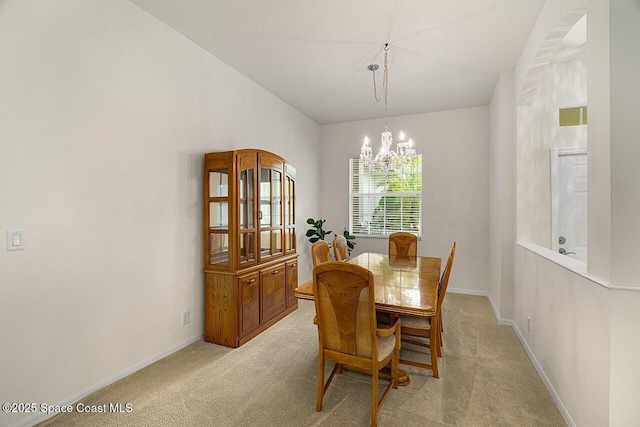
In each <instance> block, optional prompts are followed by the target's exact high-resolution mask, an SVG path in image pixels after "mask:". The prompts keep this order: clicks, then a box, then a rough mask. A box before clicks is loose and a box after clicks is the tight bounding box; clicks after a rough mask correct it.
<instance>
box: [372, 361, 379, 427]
mask: <svg viewBox="0 0 640 427" xmlns="http://www.w3.org/2000/svg"><path fill="white" fill-rule="evenodd" d="M378 374H379V372H378V369H377V367H374V368H373V372H372V375H371V427H376V425H377V423H378Z"/></svg>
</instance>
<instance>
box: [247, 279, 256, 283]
mask: <svg viewBox="0 0 640 427" xmlns="http://www.w3.org/2000/svg"><path fill="white" fill-rule="evenodd" d="M255 281H256V279H255V278H253V279H251V280H247V283H253V282H255Z"/></svg>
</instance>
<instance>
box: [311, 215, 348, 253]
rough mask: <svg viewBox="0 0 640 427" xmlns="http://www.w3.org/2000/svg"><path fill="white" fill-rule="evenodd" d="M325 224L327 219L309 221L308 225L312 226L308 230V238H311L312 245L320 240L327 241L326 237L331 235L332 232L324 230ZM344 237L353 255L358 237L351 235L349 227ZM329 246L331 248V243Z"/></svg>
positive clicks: (344, 232)
mask: <svg viewBox="0 0 640 427" xmlns="http://www.w3.org/2000/svg"><path fill="white" fill-rule="evenodd" d="M325 222H327V220H326V219H313V218H308V219H307V224H309V225H310V226H311V228H310V229H308V230H307V237H308V238H309V242H310V243H312V244H313V243H315V242H317V241H318V240H325V237H326V236H327V235H329V236H330V235H331V233H332V231H326V230H325V229H324V228H323V227H324V223H325ZM333 235H334V236H337V234H336V233H333ZM342 235H343V236H344V238H345V239H346V240H347V246H348V247H349V254H351V251H352V250H353V248H354V247H355V246H356V242H355V241H354V240H355V239H356V236H354V235H353V234H351V233H349V230H347V227H345V228H344V231H343V232H342ZM329 246H331V243H330V242H329Z"/></svg>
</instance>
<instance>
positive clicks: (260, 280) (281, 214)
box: [204, 149, 298, 347]
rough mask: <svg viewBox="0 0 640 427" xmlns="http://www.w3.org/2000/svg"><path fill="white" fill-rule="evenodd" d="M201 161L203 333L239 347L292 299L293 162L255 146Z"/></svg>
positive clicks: (288, 306) (295, 268)
mask: <svg viewBox="0 0 640 427" xmlns="http://www.w3.org/2000/svg"><path fill="white" fill-rule="evenodd" d="M204 162H205V167H204V197H205V199H204V232H205V239H204V248H205V250H204V257H205V260H204V265H205V267H204V276H205V309H204V321H205V328H204V337H205V341H207V342H212V343H216V344H221V345H225V346H228V347H238V346H240V345H242V344H244V343H245V342H247V341H249V340H250V339H251V338H253V337H255V336H256V335H258V334H259V333H260V332H262V331H264V330H265V329H267V328H268V327H269V326H271V325H273V324H274V323H276V322H277V321H278V320H280V319H282V318H283V317H284V316H286V315H287V314H289V313H291V312H292V311H294V310H295V309H296V308H297V307H298V300H297V299H296V298H295V297H294V295H293V290H294V289H295V288H296V287H297V286H298V254H297V253H296V229H295V180H296V170H295V168H294V167H293V166H292V165H290V164H288V163H287V162H286V160H284V159H283V158H282V157H280V156H278V155H276V154H273V153H270V152H268V151H263V150H254V149H245V150H236V151H226V152H220V153H209V154H205V156H204Z"/></svg>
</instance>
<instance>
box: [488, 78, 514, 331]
mask: <svg viewBox="0 0 640 427" xmlns="http://www.w3.org/2000/svg"><path fill="white" fill-rule="evenodd" d="M513 77H514V73H513V71H507V72H505V73H502V75H501V76H500V79H499V80H498V83H497V84H496V87H495V89H494V91H493V96H492V97H491V104H490V112H491V114H490V125H491V142H490V161H489V171H490V186H489V202H490V217H489V218H490V227H489V242H490V243H489V247H490V252H489V255H490V262H489V268H490V273H489V297H490V298H491V300H492V301H493V303H494V304H495V305H496V307H495V308H496V310H498V315H499V316H500V317H504V318H507V319H511V318H512V317H513V282H514V279H515V278H514V251H515V244H514V242H515V220H514V215H515V185H514V183H515V182H516V180H515V140H516V135H515V94H514V89H515V88H514V78H513Z"/></svg>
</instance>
